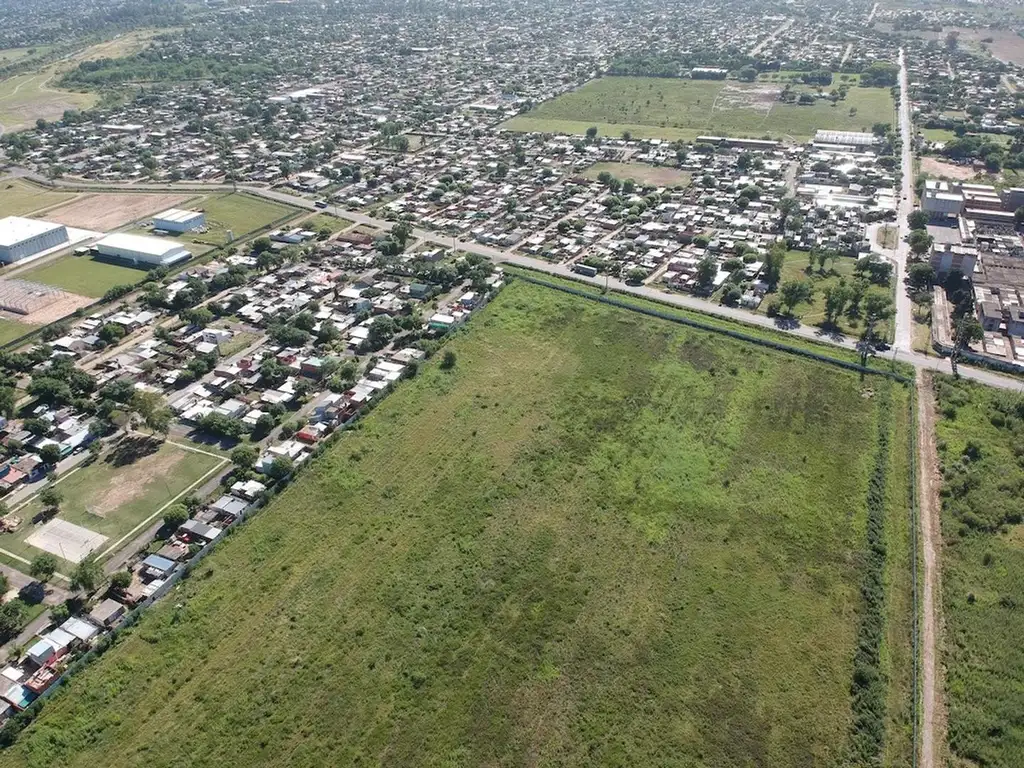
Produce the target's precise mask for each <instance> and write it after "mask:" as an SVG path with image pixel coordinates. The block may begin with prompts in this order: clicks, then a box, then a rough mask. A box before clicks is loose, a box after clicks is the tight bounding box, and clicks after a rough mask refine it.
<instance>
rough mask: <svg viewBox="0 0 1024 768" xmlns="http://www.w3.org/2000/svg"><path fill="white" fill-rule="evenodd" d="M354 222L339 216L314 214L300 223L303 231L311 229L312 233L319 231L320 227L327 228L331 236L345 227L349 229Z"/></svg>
mask: <svg viewBox="0 0 1024 768" xmlns="http://www.w3.org/2000/svg"><path fill="white" fill-rule="evenodd" d="M353 223H354V222H351V221H349V220H348V219H344V218H342V217H341V216H335V215H333V214H330V213H314V214H313V215H312V216H310V217H309V218H308V219H304V220H303V221H302V228H303V229H311V230H313V231H314V232H317V231H319V230H320V229H321V228H322V227H327V228H328V229H329V230H331V234H333V233H335V232H340V231H341V230H343V229H345V228H346V227H351V226H352V224H353Z"/></svg>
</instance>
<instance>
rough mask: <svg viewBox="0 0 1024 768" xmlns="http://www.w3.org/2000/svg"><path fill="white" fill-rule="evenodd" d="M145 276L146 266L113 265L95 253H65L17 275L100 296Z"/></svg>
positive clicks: (75, 291) (96, 297) (83, 294)
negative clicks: (81, 254)
mask: <svg viewBox="0 0 1024 768" xmlns="http://www.w3.org/2000/svg"><path fill="white" fill-rule="evenodd" d="M145 276H146V270H145V269H136V268H135V267H129V266H125V265H123V264H113V263H111V262H109V261H102V260H100V259H96V258H94V257H92V256H73V255H68V256H63V257H61V258H59V259H57V260H56V261H52V262H50V263H48V264H44V265H43V266H41V267H38V268H36V269H32V270H29V271H27V272H22V273H20V274H19V275H18V278H19V279H22V280H33V281H35V282H37V283H46V284H47V285H52V286H55V287H57V288H63V289H64V290H65V291H70V292H72V293H77V294H79V295H81V296H90V297H92V298H94V299H98V298H100V297H101V296H103V294H104V293H106V292H107V290H109V289H110V288H113V287H114V286H115V285H134V284H135V283H137V282H139V281H140V280H142V278H144V277H145Z"/></svg>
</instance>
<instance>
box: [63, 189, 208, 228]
mask: <svg viewBox="0 0 1024 768" xmlns="http://www.w3.org/2000/svg"><path fill="white" fill-rule="evenodd" d="M191 197H194V195H160V194H144V193H138V194H132V193H124V194H114V193H97V194H94V195H85V196H84V197H80V198H79V199H77V200H73V201H72V202H70V203H67V204H65V205H62V206H59V207H57V208H54V209H52V210H50V211H48V212H47V214H46V219H47V221H56V222H59V223H61V224H66V225H67V226H69V227H78V228H80V229H90V230H93V231H99V232H109V231H110V230H112V229H117V228H118V227H123V226H124V225H125V224H130V223H131V222H133V221H137V220H138V219H142V218H145V217H146V216H152V215H153V214H154V213H159V212H160V211H162V210H164V209H166V208H173V207H174V206H176V205H178V204H179V203H181V202H182V201H184V200H188V199H190V198H191Z"/></svg>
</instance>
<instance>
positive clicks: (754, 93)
mask: <svg viewBox="0 0 1024 768" xmlns="http://www.w3.org/2000/svg"><path fill="white" fill-rule="evenodd" d="M781 87H782V86H781V85H773V84H771V83H740V82H735V81H722V80H685V79H670V78H655V77H651V78H645V77H603V78H600V79H598V80H594V81H591V82H589V83H587V84H586V85H584V86H583V87H581V88H578V89H576V90H575V91H571V92H569V93H566V94H562V95H561V96H558V97H556V98H555V99H552V100H551V101H547V102H544V103H543V104H540V105H539V106H537V107H536V108H535V109H534V110H532V111H530V112H528V113H526V114H525V115H521V116H519V117H515V118H513V119H512V120H510V121H508V122H507V123H505V127H506V128H509V129H510V130H516V131H543V132H562V133H585V132H586V130H587V128H588V127H590V126H592V125H596V126H597V128H598V133H599V134H600V135H604V136H616V137H617V136H619V135H620V134H622V132H623V131H630V132H631V133H632V134H633V136H635V137H637V138H664V139H687V140H692V139H693V138H694V137H696V136H697V135H699V134H714V135H720V136H735V137H755V138H756V137H761V136H772V137H775V138H788V139H795V140H799V141H803V140H806V139H809V138H811V137H813V136H814V132H815V131H816V130H818V129H834V130H851V131H870V130H871V125H872V124H873V123H877V122H886V123H888V122H892V119H893V100H892V96H891V95H890V93H889V91H888V90H887V89H885V88H859V87H858V88H851V89H850V92H849V94H848V95H847V97H846V99H845V101H841V102H839V103H838V104H837V105H836V106H832V104H831V103H830V102H827V101H818V102H816V103H815V104H813V105H807V106H798V105H796V104H783V103H781V102H779V101H778V99H777V94H778V92H779V90H781ZM804 90H807V89H804ZM851 109H856V114H854V115H851V114H850V112H851Z"/></svg>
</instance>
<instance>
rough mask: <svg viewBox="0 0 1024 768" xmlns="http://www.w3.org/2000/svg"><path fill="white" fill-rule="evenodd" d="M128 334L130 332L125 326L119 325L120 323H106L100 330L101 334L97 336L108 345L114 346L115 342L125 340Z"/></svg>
mask: <svg viewBox="0 0 1024 768" xmlns="http://www.w3.org/2000/svg"><path fill="white" fill-rule="evenodd" d="M127 333H128V331H127V330H125V327H124V326H123V325H119V324H118V323H106V324H105V325H104V326H103V327H102V328H100V332H99V333H98V334H97V336H99V337H100V338H101V339H102V340H103V341H105V342H106V343H107V344H113V343H114V342H115V341H118V340H120V339H123V338H124V337H125V335H126V334H127Z"/></svg>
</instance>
